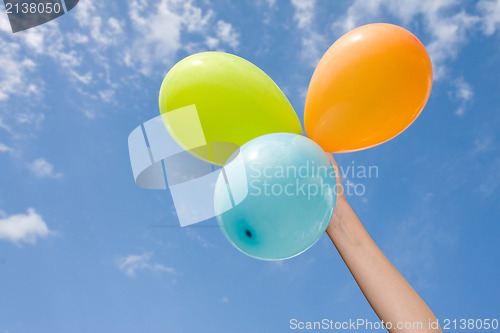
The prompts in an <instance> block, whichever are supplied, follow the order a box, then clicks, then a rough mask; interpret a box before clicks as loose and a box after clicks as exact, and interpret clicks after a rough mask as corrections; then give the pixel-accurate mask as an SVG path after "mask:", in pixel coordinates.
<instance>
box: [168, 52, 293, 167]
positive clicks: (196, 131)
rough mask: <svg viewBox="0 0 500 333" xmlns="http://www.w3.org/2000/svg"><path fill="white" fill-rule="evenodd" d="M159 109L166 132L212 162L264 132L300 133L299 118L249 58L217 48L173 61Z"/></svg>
mask: <svg viewBox="0 0 500 333" xmlns="http://www.w3.org/2000/svg"><path fill="white" fill-rule="evenodd" d="M159 104H160V113H161V114H162V117H163V120H164V123H165V125H166V127H167V129H168V131H169V132H170V134H171V135H172V137H173V138H174V139H175V140H176V141H177V142H178V143H179V144H180V145H181V146H182V147H183V148H184V149H186V150H188V151H190V152H191V153H192V154H194V155H195V156H197V157H199V158H201V159H203V160H205V161H209V162H211V163H215V164H221V165H222V164H224V163H225V162H226V160H227V158H228V157H229V156H230V155H231V154H232V153H233V152H234V151H235V150H236V149H237V148H238V147H240V146H242V145H243V144H245V143H246V142H248V141H250V140H252V139H254V138H256V137H259V136H261V135H265V134H269V133H279V132H286V133H295V134H302V127H301V125H300V121H299V118H298V117H297V115H296V114H295V111H294V110H293V108H292V106H291V105H290V102H289V101H288V100H287V98H286V97H285V95H284V94H283V92H282V91H281V90H280V88H278V86H277V85H276V83H274V81H273V80H272V79H271V78H270V77H269V76H267V74H266V73H264V72H263V71H262V70H260V69H259V68H258V67H257V66H255V65H254V64H252V63H251V62H249V61H246V60H245V59H243V58H240V57H237V56H235V55H232V54H228V53H222V52H203V53H197V54H194V55H192V56H189V57H187V58H184V59H183V60H181V61H180V62H178V63H177V64H176V65H175V66H174V67H172V69H171V70H170V71H169V72H168V73H167V75H166V76H165V79H164V80H163V83H162V85H161V88H160V97H159Z"/></svg>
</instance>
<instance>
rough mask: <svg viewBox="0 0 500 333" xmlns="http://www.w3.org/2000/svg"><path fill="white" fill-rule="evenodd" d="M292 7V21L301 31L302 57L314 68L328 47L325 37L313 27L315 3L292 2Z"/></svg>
mask: <svg viewBox="0 0 500 333" xmlns="http://www.w3.org/2000/svg"><path fill="white" fill-rule="evenodd" d="M292 5H293V7H294V9H295V14H294V20H295V21H296V22H297V27H298V29H299V30H300V31H301V43H302V52H301V54H302V57H303V58H304V59H306V60H307V61H308V62H309V63H310V65H311V66H313V67H316V65H317V63H318V62H319V60H320V59H321V57H322V55H323V51H326V47H327V46H328V45H327V43H326V38H325V36H323V34H321V33H319V32H317V31H316V29H315V27H314V18H315V10H316V1H314V0H292Z"/></svg>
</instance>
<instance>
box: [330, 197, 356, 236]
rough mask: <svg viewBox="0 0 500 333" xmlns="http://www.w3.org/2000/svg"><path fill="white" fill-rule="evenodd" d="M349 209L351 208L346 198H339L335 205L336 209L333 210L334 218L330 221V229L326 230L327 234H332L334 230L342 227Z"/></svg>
mask: <svg viewBox="0 0 500 333" xmlns="http://www.w3.org/2000/svg"><path fill="white" fill-rule="evenodd" d="M349 208H350V206H349V203H348V202H347V200H346V198H345V196H343V195H339V196H337V201H336V204H335V209H334V210H333V215H332V218H331V220H330V223H329V224H328V227H327V228H326V232H327V233H330V232H331V231H333V229H336V228H338V227H339V226H340V225H341V223H342V221H343V219H344V216H345V212H346V210H347V209H349Z"/></svg>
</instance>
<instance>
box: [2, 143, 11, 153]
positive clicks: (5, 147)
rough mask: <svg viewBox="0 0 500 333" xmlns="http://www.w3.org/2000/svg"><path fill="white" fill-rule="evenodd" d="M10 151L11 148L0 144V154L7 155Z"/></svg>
mask: <svg viewBox="0 0 500 333" xmlns="http://www.w3.org/2000/svg"><path fill="white" fill-rule="evenodd" d="M10 151H12V148H10V147H8V146H6V145H5V144H3V143H1V142H0V153H8V152H10Z"/></svg>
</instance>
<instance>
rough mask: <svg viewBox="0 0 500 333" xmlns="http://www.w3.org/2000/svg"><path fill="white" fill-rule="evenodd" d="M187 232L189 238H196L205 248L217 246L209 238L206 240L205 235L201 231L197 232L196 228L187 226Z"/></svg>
mask: <svg viewBox="0 0 500 333" xmlns="http://www.w3.org/2000/svg"><path fill="white" fill-rule="evenodd" d="M186 232H187V235H188V236H189V238H191V239H193V240H195V241H196V242H198V243H199V244H200V245H201V246H203V247H204V248H206V249H208V248H213V247H215V245H214V244H212V243H210V242H209V241H208V240H206V239H205V237H203V236H202V235H200V233H199V232H197V231H196V230H194V229H192V228H187V230H186Z"/></svg>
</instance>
